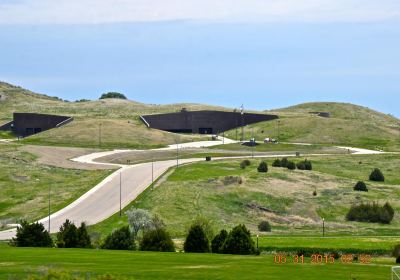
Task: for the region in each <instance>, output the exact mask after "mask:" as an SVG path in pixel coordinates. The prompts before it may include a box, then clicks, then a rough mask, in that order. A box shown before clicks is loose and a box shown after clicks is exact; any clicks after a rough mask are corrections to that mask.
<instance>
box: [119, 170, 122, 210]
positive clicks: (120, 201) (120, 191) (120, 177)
mask: <svg viewBox="0 0 400 280" xmlns="http://www.w3.org/2000/svg"><path fill="white" fill-rule="evenodd" d="M119 216H120V217H122V171H120V172H119Z"/></svg>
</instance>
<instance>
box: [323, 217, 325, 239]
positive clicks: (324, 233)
mask: <svg viewBox="0 0 400 280" xmlns="http://www.w3.org/2000/svg"><path fill="white" fill-rule="evenodd" d="M322 236H323V237H325V218H322Z"/></svg>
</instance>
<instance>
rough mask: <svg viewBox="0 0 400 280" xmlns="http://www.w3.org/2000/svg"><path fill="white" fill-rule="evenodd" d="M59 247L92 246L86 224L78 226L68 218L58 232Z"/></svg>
mask: <svg viewBox="0 0 400 280" xmlns="http://www.w3.org/2000/svg"><path fill="white" fill-rule="evenodd" d="M57 247H59V248H92V243H91V240H90V236H89V234H88V232H87V228H86V224H85V223H82V224H81V226H80V227H79V228H77V227H76V226H75V225H74V224H73V223H71V221H70V220H66V221H65V222H64V224H63V225H62V226H61V227H60V230H59V232H58V233H57Z"/></svg>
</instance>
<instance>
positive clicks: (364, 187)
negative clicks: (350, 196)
mask: <svg viewBox="0 0 400 280" xmlns="http://www.w3.org/2000/svg"><path fill="white" fill-rule="evenodd" d="M354 190H355V191H358V192H368V188H367V185H366V184H365V183H364V182H362V181H359V182H357V184H356V185H355V186H354Z"/></svg>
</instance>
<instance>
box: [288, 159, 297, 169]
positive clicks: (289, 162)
mask: <svg viewBox="0 0 400 280" xmlns="http://www.w3.org/2000/svg"><path fill="white" fill-rule="evenodd" d="M286 167H287V169H289V170H295V169H296V164H295V163H294V162H293V161H288V162H287V164H286Z"/></svg>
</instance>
